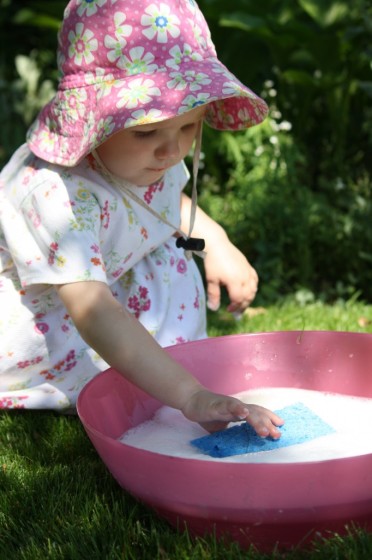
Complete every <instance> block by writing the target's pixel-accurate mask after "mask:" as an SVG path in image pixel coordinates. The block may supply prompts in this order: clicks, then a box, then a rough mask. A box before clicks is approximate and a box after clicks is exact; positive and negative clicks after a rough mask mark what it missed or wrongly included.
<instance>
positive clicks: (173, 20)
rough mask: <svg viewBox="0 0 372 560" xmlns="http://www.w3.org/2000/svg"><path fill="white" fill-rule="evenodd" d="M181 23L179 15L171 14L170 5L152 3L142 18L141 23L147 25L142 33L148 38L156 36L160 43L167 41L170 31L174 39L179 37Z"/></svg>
mask: <svg viewBox="0 0 372 560" xmlns="http://www.w3.org/2000/svg"><path fill="white" fill-rule="evenodd" d="M180 23H181V22H180V20H179V19H178V17H177V16H176V15H172V14H171V11H170V7H169V6H168V5H167V4H163V3H161V4H160V6H156V5H155V4H150V6H148V7H147V8H146V10H145V15H143V16H142V18H141V24H142V25H143V27H146V29H144V30H143V31H142V33H143V34H144V35H145V36H146V37H147V38H148V39H154V37H156V40H157V42H158V43H167V42H168V33H169V35H171V37H173V39H175V38H176V37H178V36H179V34H180V30H179V27H178V26H179V25H180Z"/></svg>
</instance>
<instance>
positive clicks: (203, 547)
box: [0, 300, 372, 560]
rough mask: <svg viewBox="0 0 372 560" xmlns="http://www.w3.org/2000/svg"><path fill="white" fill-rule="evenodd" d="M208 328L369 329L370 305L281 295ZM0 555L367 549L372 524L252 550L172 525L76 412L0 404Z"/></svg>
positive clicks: (217, 558) (314, 553)
mask: <svg viewBox="0 0 372 560" xmlns="http://www.w3.org/2000/svg"><path fill="white" fill-rule="evenodd" d="M210 318H211V326H210V335H211V336H218V335H222V334H231V333H239V332H262V331H278V330H302V329H305V330H338V331H358V332H371V333H372V306H371V305H369V306H368V305H364V304H362V303H358V302H355V301H350V302H346V303H345V302H340V303H338V304H335V305H333V306H326V305H324V304H322V303H312V304H307V305H306V304H304V303H302V304H301V302H298V301H297V302H296V301H293V300H292V301H287V302H285V303H283V304H282V305H277V306H274V307H271V308H267V309H260V308H256V309H255V311H254V312H253V311H252V312H251V313H249V314H247V315H246V316H244V317H243V318H242V319H241V320H240V321H237V322H236V321H235V320H233V319H232V318H231V317H230V316H229V315H228V314H226V313H224V312H223V311H220V312H219V313H218V314H216V315H215V316H213V317H212V315H211V317H210ZM0 440H1V451H0V489H1V493H0V560H13V559H17V560H18V559H19V560H45V559H53V560H62V559H65V560H75V559H76V560H85V559H86V560H106V559H107V560H119V559H121V560H132V559H133V560H147V559H149V560H150V559H151V560H167V559H177V560H199V559H200V560H209V559H210V560H230V559H231V560H241V559H247V560H248V559H249V560H257V559H259V558H260V559H261V558H262V559H267V560H274V559H279V558H284V557H285V558H286V559H287V558H288V559H289V560H300V559H301V560H305V559H306V560H312V559H315V558H316V559H324V560H326V559H327V560H328V559H337V560H341V559H345V560H346V559H347V560H370V559H371V558H372V534H368V533H366V532H364V531H362V530H359V529H358V528H355V527H350V529H349V533H348V534H347V536H344V537H341V536H339V535H330V536H329V538H328V539H323V540H319V541H317V542H316V543H314V546H313V548H312V549H311V550H305V551H304V550H295V551H293V552H290V553H287V554H286V555H285V556H282V555H281V554H280V553H279V552H273V553H272V554H270V555H264V554H260V553H258V552H257V551H255V550H254V549H251V550H248V551H240V550H239V548H238V547H237V546H236V545H235V544H226V543H223V542H216V541H215V540H214V539H213V537H208V538H206V539H196V540H192V539H191V538H190V537H189V536H188V535H187V533H177V532H176V531H175V530H174V529H172V528H171V527H170V526H169V525H168V524H167V523H166V522H165V521H163V520H162V519H159V518H158V517H157V516H156V515H155V514H154V513H153V512H152V511H151V510H149V509H148V508H147V507H145V506H143V505H142V504H140V503H138V502H137V501H136V500H135V499H134V498H132V497H131V496H129V495H128V494H127V493H126V492H124V491H123V490H122V489H121V488H120V487H119V486H118V485H117V483H116V482H115V481H114V480H113V478H112V477H111V475H110V474H109V473H108V471H107V470H106V468H105V466H104V465H103V463H102V462H101V460H100V459H99V458H98V456H97V454H96V451H95V450H94V448H93V447H92V445H91V444H90V442H89V440H88V438H87V436H86V434H85V432H84V430H83V428H82V426H81V424H80V421H79V419H78V418H77V417H72V416H60V415H57V414H55V413H52V412H27V411H17V412H12V413H8V412H5V411H2V412H1V414H0Z"/></svg>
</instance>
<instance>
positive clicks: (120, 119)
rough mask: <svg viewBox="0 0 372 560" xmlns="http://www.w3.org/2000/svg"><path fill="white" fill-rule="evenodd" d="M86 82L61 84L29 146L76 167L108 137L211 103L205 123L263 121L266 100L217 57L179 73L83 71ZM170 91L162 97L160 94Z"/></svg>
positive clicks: (225, 126) (232, 125)
mask: <svg viewBox="0 0 372 560" xmlns="http://www.w3.org/2000/svg"><path fill="white" fill-rule="evenodd" d="M84 82H85V83H84V84H83V85H82V84H81V80H80V83H76V82H75V83H74V81H73V80H71V79H69V80H68V81H65V82H63V81H62V82H61V84H60V86H59V89H58V91H57V93H56V95H55V97H54V98H53V99H52V101H51V102H50V103H48V104H47V105H46V106H45V107H44V109H43V110H42V111H41V113H40V114H39V116H38V118H37V119H36V121H35V122H34V123H33V125H32V126H31V127H30V129H29V131H28V134H27V143H28V146H29V148H30V150H31V151H32V152H33V153H35V154H36V155H37V156H38V157H40V158H42V159H44V160H45V161H48V162H50V163H56V164H59V165H63V166H68V167H72V166H75V165H77V164H78V163H79V162H80V161H81V160H82V159H83V158H84V157H85V156H86V155H88V154H89V153H90V152H91V151H93V150H94V149H95V148H97V147H98V146H99V145H100V144H102V143H103V142H104V141H105V140H107V139H108V138H109V137H110V136H112V135H113V134H115V133H116V132H118V131H119V130H122V129H124V128H129V127H133V126H138V125H141V124H149V123H155V122H160V121H163V120H166V119H170V118H173V117H176V116H178V115H181V114H183V113H185V112H187V111H190V110H192V109H194V108H195V107H197V106H200V105H207V108H206V114H205V122H206V123H207V124H208V125H209V126H211V127H212V128H215V129H217V130H242V129H246V128H249V127H251V126H254V125H257V124H259V123H260V122H262V121H263V120H264V119H265V117H266V116H267V113H268V107H267V105H266V103H265V102H264V101H263V100H262V99H261V98H260V97H259V96H257V95H256V94H255V93H253V92H252V91H251V90H250V89H249V88H248V87H246V86H245V85H243V84H242V83H241V82H240V81H239V80H238V79H237V78H236V77H235V76H234V75H233V74H231V73H230V72H229V71H228V70H227V69H226V67H225V66H224V65H223V64H222V63H221V62H220V61H219V60H218V59H217V58H208V59H204V60H203V61H201V62H199V63H198V64H197V65H195V61H193V62H192V63H190V67H189V68H188V67H187V65H184V66H183V68H182V72H181V71H177V69H172V68H165V67H164V68H162V69H161V71H160V72H159V71H157V73H156V81H155V80H154V79H153V76H152V74H151V73H148V74H133V75H130V76H125V77H123V76H122V75H121V76H120V75H117V76H114V75H110V74H104V75H102V76H100V75H99V74H98V73H96V74H94V75H93V74H90V75H85V77H84ZM165 90H166V91H167V95H166V96H164V95H163V94H162V92H164V91H165Z"/></svg>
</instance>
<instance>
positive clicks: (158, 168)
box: [147, 167, 167, 172]
mask: <svg viewBox="0 0 372 560" xmlns="http://www.w3.org/2000/svg"><path fill="white" fill-rule="evenodd" d="M147 169H148V170H149V171H156V172H160V171H165V170H166V169H167V168H166V167H148V168H147Z"/></svg>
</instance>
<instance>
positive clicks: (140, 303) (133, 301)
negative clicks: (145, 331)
mask: <svg viewBox="0 0 372 560" xmlns="http://www.w3.org/2000/svg"><path fill="white" fill-rule="evenodd" d="M148 293H149V291H148V289H147V288H146V287H145V286H139V288H138V291H137V294H135V295H134V296H131V297H130V298H129V300H128V308H129V309H131V310H133V311H134V315H135V316H136V317H137V319H138V317H139V316H140V313H141V312H143V311H149V309H150V308H151V301H150V299H148Z"/></svg>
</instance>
